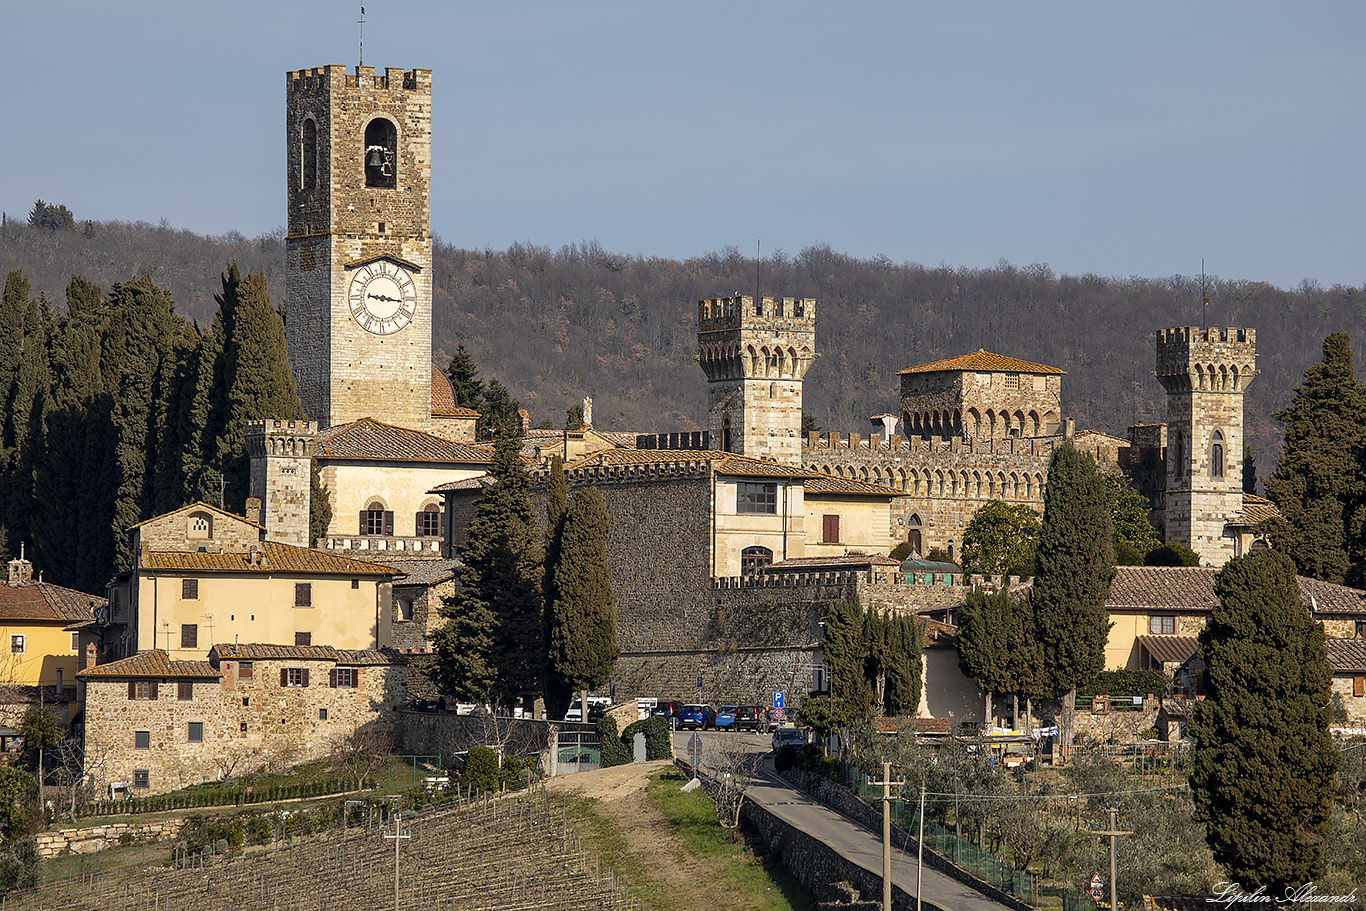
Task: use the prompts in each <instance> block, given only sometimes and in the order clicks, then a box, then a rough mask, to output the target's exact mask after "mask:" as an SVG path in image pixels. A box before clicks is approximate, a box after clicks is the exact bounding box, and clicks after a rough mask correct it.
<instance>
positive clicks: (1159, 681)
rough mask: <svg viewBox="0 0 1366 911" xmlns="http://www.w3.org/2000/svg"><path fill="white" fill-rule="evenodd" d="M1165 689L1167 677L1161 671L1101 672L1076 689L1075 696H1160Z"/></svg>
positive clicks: (1087, 697) (1088, 697)
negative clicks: (1150, 694)
mask: <svg viewBox="0 0 1366 911" xmlns="http://www.w3.org/2000/svg"><path fill="white" fill-rule="evenodd" d="M1166 688H1167V677H1166V675H1165V674H1163V673H1162V672H1161V671H1154V670H1142V671H1137V670H1122V671H1101V672H1100V673H1099V674H1097V675H1096V678H1095V679H1094V680H1092V681H1091V682H1090V683H1088V684H1086V686H1081V687H1077V696H1078V697H1084V698H1086V699H1090V698H1091V697H1092V696H1146V695H1148V694H1149V693H1152V694H1153V695H1155V696H1160V695H1162V694H1163V693H1164V692H1166Z"/></svg>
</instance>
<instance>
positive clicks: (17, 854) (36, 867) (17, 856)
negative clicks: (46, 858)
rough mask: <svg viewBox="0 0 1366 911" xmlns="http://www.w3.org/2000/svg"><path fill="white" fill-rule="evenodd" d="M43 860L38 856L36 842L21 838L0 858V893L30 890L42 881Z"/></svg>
mask: <svg viewBox="0 0 1366 911" xmlns="http://www.w3.org/2000/svg"><path fill="white" fill-rule="evenodd" d="M42 872H43V859H42V857H40V856H39V854H38V840H37V839H35V838H21V839H19V840H17V841H15V842H14V843H12V844H11V845H10V847H9V850H8V851H6V852H5V855H4V857H0V891H4V892H8V891H10V890H11V889H31V888H33V887H34V886H36V885H38V883H39V882H40V881H41V880H42Z"/></svg>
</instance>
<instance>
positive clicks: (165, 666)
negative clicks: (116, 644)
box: [76, 648, 223, 680]
mask: <svg viewBox="0 0 1366 911" xmlns="http://www.w3.org/2000/svg"><path fill="white" fill-rule="evenodd" d="M76 676H77V677H122V678H129V677H179V678H186V677H190V678H198V679H211V680H217V679H219V678H220V677H222V676H223V675H222V673H220V672H219V670H218V668H216V667H214V666H213V665H212V664H210V663H209V662H207V661H171V660H170V659H169V658H168V657H167V655H166V652H165V651H163V650H162V649H159V648H154V649H151V650H149V651H145V652H138V653H137V654H136V655H134V656H133V657H131V658H124V659H123V660H122V661H111V662H110V663H108V664H99V665H96V666H95V667H92V668H86V669H85V670H83V671H81V672H80V673H78V674H77V675H76Z"/></svg>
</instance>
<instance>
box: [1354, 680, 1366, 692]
mask: <svg viewBox="0 0 1366 911" xmlns="http://www.w3.org/2000/svg"><path fill="white" fill-rule="evenodd" d="M1352 695H1353V696H1366V677H1353V678H1352Z"/></svg>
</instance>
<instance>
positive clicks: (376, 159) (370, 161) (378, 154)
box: [365, 146, 384, 168]
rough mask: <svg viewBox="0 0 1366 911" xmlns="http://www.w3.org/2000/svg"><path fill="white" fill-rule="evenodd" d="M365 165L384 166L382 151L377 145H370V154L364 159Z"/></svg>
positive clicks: (369, 166)
mask: <svg viewBox="0 0 1366 911" xmlns="http://www.w3.org/2000/svg"><path fill="white" fill-rule="evenodd" d="M365 166H366V167H367V168H380V167H383V166H384V153H383V152H382V151H380V149H379V147H378V146H373V147H371V149H370V155H369V157H367V158H366V160H365Z"/></svg>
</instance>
